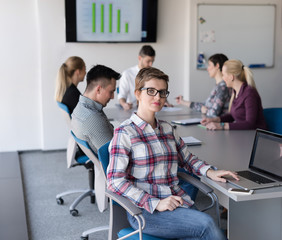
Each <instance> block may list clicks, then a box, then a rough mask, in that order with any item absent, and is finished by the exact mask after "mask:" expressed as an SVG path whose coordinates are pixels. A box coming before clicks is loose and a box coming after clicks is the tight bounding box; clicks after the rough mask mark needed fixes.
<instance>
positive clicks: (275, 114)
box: [263, 108, 282, 134]
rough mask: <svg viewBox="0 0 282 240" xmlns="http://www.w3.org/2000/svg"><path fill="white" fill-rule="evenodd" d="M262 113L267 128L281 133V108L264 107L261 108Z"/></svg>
mask: <svg viewBox="0 0 282 240" xmlns="http://www.w3.org/2000/svg"><path fill="white" fill-rule="evenodd" d="M263 115H264V118H265V121H266V125H267V130H269V131H271V132H274V133H278V134H282V108H265V109H263Z"/></svg>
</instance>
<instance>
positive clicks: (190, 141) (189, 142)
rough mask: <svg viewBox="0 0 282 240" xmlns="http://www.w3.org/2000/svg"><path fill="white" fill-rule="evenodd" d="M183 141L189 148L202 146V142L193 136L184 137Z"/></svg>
mask: <svg viewBox="0 0 282 240" xmlns="http://www.w3.org/2000/svg"><path fill="white" fill-rule="evenodd" d="M182 139H183V141H184V142H185V143H186V144H187V145H188V146H194V145H201V144H202V141H200V140H199V139H197V138H194V137H192V136H189V137H183V138H182Z"/></svg>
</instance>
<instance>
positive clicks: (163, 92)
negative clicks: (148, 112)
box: [140, 88, 169, 98]
mask: <svg viewBox="0 0 282 240" xmlns="http://www.w3.org/2000/svg"><path fill="white" fill-rule="evenodd" d="M140 90H141V91H142V90H147V94H148V95H149V96H156V95H157V94H158V93H159V94H160V97H161V98H167V97H168V95H169V91H167V90H157V89H155V88H141V89H140Z"/></svg>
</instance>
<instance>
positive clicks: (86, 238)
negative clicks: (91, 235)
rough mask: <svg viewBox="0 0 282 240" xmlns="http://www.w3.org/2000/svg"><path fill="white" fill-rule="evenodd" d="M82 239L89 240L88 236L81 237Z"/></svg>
mask: <svg viewBox="0 0 282 240" xmlns="http://www.w3.org/2000/svg"><path fill="white" fill-rule="evenodd" d="M80 239H81V240H88V236H86V237H83V236H81V237H80Z"/></svg>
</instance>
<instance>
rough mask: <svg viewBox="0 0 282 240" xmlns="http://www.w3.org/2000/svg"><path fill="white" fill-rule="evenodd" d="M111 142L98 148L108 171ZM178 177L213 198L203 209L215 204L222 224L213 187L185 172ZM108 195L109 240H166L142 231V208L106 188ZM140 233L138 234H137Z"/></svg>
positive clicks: (143, 222) (105, 169)
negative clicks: (131, 222) (135, 226)
mask: <svg viewBox="0 0 282 240" xmlns="http://www.w3.org/2000/svg"><path fill="white" fill-rule="evenodd" d="M108 147H109V142H108V143H106V144H105V145H103V146H102V147H101V148H100V149H99V150H98V159H99V160H100V161H101V163H102V166H103V169H104V171H105V174H106V171H107V167H108V164H109V152H108ZM178 177H179V178H180V179H182V180H185V181H187V182H190V183H191V184H193V185H194V186H196V187H197V188H198V189H199V190H200V191H201V192H203V193H204V194H205V195H207V196H208V197H209V198H210V199H211V204H210V205H209V206H207V207H206V208H205V209H202V210H201V211H206V210H208V209H210V208H212V207H213V206H215V208H216V215H217V224H218V226H220V216H219V203H218V199H217V196H216V194H215V193H214V192H213V189H212V188H210V187H209V186H207V185H206V184H204V183H202V182H201V181H199V180H198V179H196V178H194V177H193V176H191V175H188V174H186V173H184V172H178ZM106 196H107V197H109V198H110V226H109V237H108V239H109V240H113V239H117V236H118V237H119V239H125V238H127V239H130V240H135V239H136V240H138V239H140V240H142V239H144V240H166V239H163V238H158V237H153V236H150V235H148V234H144V233H142V230H143V229H144V227H145V220H144V218H143V216H142V212H141V210H140V208H138V207H136V206H135V205H134V204H133V203H132V202H130V201H129V200H128V199H127V198H125V197H123V196H120V195H117V194H116V193H113V192H111V191H109V190H106ZM126 211H127V212H128V213H130V214H131V215H132V216H134V217H135V218H136V220H137V221H138V223H139V229H138V230H134V229H133V228H131V226H130V225H129V223H128V221H127V216H126ZM136 234H138V235H136Z"/></svg>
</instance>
